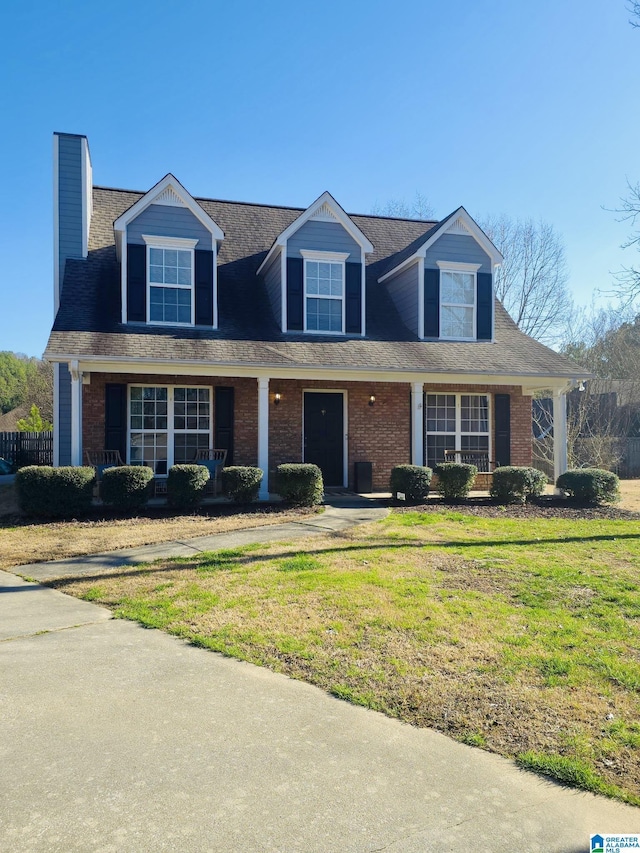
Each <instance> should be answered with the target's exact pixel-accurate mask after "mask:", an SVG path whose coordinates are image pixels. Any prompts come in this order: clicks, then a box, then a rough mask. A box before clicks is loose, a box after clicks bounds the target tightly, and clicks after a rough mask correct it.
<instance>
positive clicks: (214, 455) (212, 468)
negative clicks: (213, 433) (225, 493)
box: [194, 448, 227, 495]
mask: <svg viewBox="0 0 640 853" xmlns="http://www.w3.org/2000/svg"><path fill="white" fill-rule="evenodd" d="M226 461H227V451H226V450H221V449H215V448H214V449H212V450H211V449H207V450H196V457H195V459H194V462H195V464H196V465H204V467H205V468H206V469H207V470H208V471H209V482H208V483H207V488H206V489H205V493H206V494H213V495H217V494H218V492H219V491H220V472H221V471H222V469H223V468H224V463H225V462H226Z"/></svg>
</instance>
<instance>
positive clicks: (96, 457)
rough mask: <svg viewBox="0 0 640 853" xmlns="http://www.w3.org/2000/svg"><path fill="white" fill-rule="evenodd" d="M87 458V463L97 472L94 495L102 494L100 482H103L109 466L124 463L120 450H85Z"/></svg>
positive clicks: (114, 466) (113, 466) (115, 466)
mask: <svg viewBox="0 0 640 853" xmlns="http://www.w3.org/2000/svg"><path fill="white" fill-rule="evenodd" d="M84 456H85V459H86V460H87V465H88V466H89V467H90V468H93V470H94V471H95V472H96V483H95V486H94V487H93V494H94V497H98V496H99V495H100V483H101V482H102V474H103V472H104V471H106V470H107V468H117V467H118V466H119V465H124V462H123V461H122V457H121V456H120V451H119V450H85V452H84Z"/></svg>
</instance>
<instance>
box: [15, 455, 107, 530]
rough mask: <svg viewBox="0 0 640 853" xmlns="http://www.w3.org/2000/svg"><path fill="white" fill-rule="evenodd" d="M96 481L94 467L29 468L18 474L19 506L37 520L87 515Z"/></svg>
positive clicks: (22, 469) (41, 466)
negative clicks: (40, 518) (37, 518)
mask: <svg viewBox="0 0 640 853" xmlns="http://www.w3.org/2000/svg"><path fill="white" fill-rule="evenodd" d="M95 478H96V475H95V471H94V470H93V468H85V467H78V468H75V467H72V466H65V467H62V468H51V467H50V466H48V465H27V466H26V467H25V468H21V469H20V470H19V471H18V473H17V474H16V481H15V482H16V493H17V496H18V504H19V506H20V509H21V510H22V512H24V513H25V515H30V516H34V517H44V518H68V517H72V516H78V515H84V514H85V513H87V512H88V511H89V510H90V508H91V502H92V500H93V486H94V483H95Z"/></svg>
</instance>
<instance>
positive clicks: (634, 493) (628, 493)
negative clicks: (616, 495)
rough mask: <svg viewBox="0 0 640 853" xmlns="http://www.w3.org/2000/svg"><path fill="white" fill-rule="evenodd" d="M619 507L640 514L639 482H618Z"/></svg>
mask: <svg viewBox="0 0 640 853" xmlns="http://www.w3.org/2000/svg"><path fill="white" fill-rule="evenodd" d="M619 506H621V507H622V508H623V509H628V510H631V512H640V480H620V503H619Z"/></svg>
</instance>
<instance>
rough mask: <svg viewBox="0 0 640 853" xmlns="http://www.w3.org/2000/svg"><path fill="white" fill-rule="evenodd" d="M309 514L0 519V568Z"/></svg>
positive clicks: (266, 511)
mask: <svg viewBox="0 0 640 853" xmlns="http://www.w3.org/2000/svg"><path fill="white" fill-rule="evenodd" d="M308 514H309V511H307V510H285V509H282V508H279V507H277V506H273V507H260V506H258V507H256V508H255V509H249V510H246V511H244V512H237V511H236V510H234V509H232V508H226V507H224V506H223V505H220V506H217V507H212V508H211V511H210V513H207V512H206V510H202V511H201V512H199V513H196V514H193V515H170V514H169V513H168V512H163V511H161V510H160V511H158V512H157V513H156V514H155V515H154V514H152V512H151V511H149V513H148V514H146V515H140V516H138V517H135V518H118V517H115V516H112V517H106V518H100V517H99V516H97V517H95V518H94V519H91V520H83V521H55V522H53V521H52V522H41V523H37V522H27V521H26V520H24V519H20V518H16V517H14V518H4V519H0V569H6V568H10V567H11V566H20V565H25V564H27V563H37V562H43V561H46V560H62V559H65V558H67V557H79V556H82V555H84V554H96V553H101V552H104V551H116V550H121V549H123V548H135V547H137V546H139V545H152V544H156V543H158V542H170V541H172V540H174V539H179V540H183V539H191V538H193V537H195V536H211V535H213V534H215V533H228V532H229V531H232V530H241V529H244V528H249V527H262V526H264V525H271V524H283V523H285V522H287V521H297V520H300V519H302V518H304V517H305V515H308Z"/></svg>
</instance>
